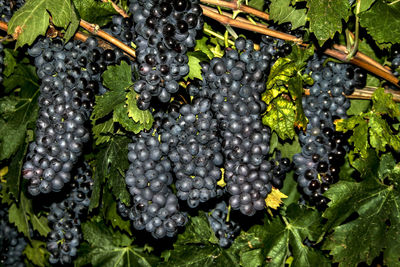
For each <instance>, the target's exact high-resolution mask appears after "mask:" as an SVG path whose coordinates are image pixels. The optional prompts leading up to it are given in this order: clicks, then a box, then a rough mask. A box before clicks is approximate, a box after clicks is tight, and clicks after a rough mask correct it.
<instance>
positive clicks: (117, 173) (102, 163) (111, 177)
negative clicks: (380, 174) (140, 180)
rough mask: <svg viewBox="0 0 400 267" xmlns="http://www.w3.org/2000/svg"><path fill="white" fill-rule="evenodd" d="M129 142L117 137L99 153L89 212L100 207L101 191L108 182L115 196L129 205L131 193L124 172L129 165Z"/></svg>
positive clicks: (126, 139) (124, 138)
mask: <svg viewBox="0 0 400 267" xmlns="http://www.w3.org/2000/svg"><path fill="white" fill-rule="evenodd" d="M129 142H130V139H129V138H128V137H117V136H115V137H113V138H111V140H110V142H108V143H106V144H105V145H103V147H102V148H101V149H100V152H98V153H97V156H96V161H95V168H94V175H93V180H94V186H93V191H92V196H91V200H90V206H89V211H91V210H93V209H94V208H97V207H98V206H99V204H100V196H101V191H102V190H101V189H102V187H103V185H104V183H105V182H106V181H107V184H108V186H109V187H110V188H111V191H112V193H113V195H114V196H115V197H116V198H117V199H119V200H121V201H122V202H123V203H125V204H129V201H130V199H129V192H128V191H127V189H126V186H125V181H124V172H125V170H126V169H127V167H128V165H129V164H128V159H127V157H128V156H127V155H128V154H127V149H128V144H129ZM122 184H123V186H122Z"/></svg>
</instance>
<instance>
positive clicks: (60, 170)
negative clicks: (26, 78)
mask: <svg viewBox="0 0 400 267" xmlns="http://www.w3.org/2000/svg"><path fill="white" fill-rule="evenodd" d="M28 53H29V55H31V56H32V57H34V61H35V65H36V67H37V73H38V76H39V78H40V79H41V86H40V96H39V107H40V110H39V118H38V119H37V124H36V132H35V136H36V140H35V141H34V142H32V143H31V144H30V146H29V152H28V155H27V161H26V162H25V164H24V166H23V176H24V178H26V179H28V180H29V187H28V191H29V193H30V194H31V195H33V196H36V195H39V194H40V193H50V192H52V191H54V192H59V191H60V190H61V189H62V188H63V187H64V184H65V183H68V182H69V180H70V179H71V175H70V172H71V170H72V168H73V166H74V164H75V163H76V162H77V161H78V158H79V156H80V155H81V153H82V149H83V147H84V145H85V143H86V142H87V141H88V140H89V138H90V134H89V132H88V130H87V125H86V124H87V122H88V119H89V117H90V113H91V110H92V107H93V103H94V96H95V94H99V93H100V94H102V93H104V92H105V91H106V89H105V88H104V87H103V86H102V85H101V82H100V80H101V74H102V73H103V72H104V71H105V70H106V68H107V66H108V65H110V64H115V62H118V61H120V60H127V61H129V59H127V58H125V56H124V55H123V54H122V52H121V51H119V50H115V51H114V50H110V49H107V50H103V49H102V48H99V47H98V43H97V40H96V39H95V38H92V37H91V38H88V40H87V41H86V42H84V43H83V42H80V41H71V42H68V43H65V44H64V43H63V42H62V41H61V40H60V39H53V40H51V39H49V38H42V39H39V40H38V41H37V42H36V43H35V45H34V46H32V47H31V48H30V49H29V50H28Z"/></svg>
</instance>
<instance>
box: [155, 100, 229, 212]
mask: <svg viewBox="0 0 400 267" xmlns="http://www.w3.org/2000/svg"><path fill="white" fill-rule="evenodd" d="M210 109H211V101H210V100H209V99H206V98H196V99H195V100H194V101H193V103H192V105H189V104H186V105H184V106H182V107H181V108H180V110H179V113H178V112H175V116H174V117H172V118H171V119H170V120H165V123H164V124H163V128H162V133H161V142H162V143H167V144H168V145H169V146H170V152H169V154H168V157H169V159H170V160H171V162H172V164H173V173H174V174H175V177H176V179H177V181H176V183H175V186H176V189H177V196H178V198H179V199H181V200H186V201H187V203H188V206H189V207H190V208H195V207H197V206H198V205H199V203H200V202H206V201H208V200H209V199H211V198H214V197H216V196H217V195H221V194H222V189H219V188H217V181H218V180H219V179H221V170H220V168H221V167H222V165H223V160H224V159H223V155H222V153H221V144H220V142H219V138H218V123H217V121H216V119H215V118H214V117H213V113H212V112H211V110H210ZM170 114H172V116H173V114H174V113H170Z"/></svg>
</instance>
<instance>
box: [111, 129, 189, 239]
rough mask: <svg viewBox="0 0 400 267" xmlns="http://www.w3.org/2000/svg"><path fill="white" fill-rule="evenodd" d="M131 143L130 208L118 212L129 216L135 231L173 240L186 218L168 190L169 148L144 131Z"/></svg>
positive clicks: (121, 207) (120, 206)
mask: <svg viewBox="0 0 400 267" xmlns="http://www.w3.org/2000/svg"><path fill="white" fill-rule="evenodd" d="M133 141H134V142H133V143H131V144H129V147H128V148H129V153H128V159H129V161H130V162H131V164H130V166H129V169H128V171H127V172H126V177H125V182H126V185H127V186H128V189H129V192H130V194H131V195H132V202H133V205H132V207H130V208H129V211H128V212H127V211H126V209H127V207H125V206H124V205H119V207H118V208H119V210H120V213H121V214H126V213H127V214H128V217H129V219H130V220H131V221H132V223H133V226H134V228H135V229H137V230H144V229H146V231H148V232H150V233H151V234H152V235H153V237H154V238H156V239H157V238H163V237H165V236H168V237H172V236H174V235H175V234H176V233H177V228H178V227H179V226H183V225H185V224H186V222H187V217H186V215H185V214H184V213H181V212H180V211H179V203H178V198H177V197H176V195H175V194H174V193H173V192H172V190H171V189H170V188H169V187H168V186H169V185H170V184H171V183H172V182H173V177H172V174H171V170H172V166H171V162H170V160H169V159H168V157H167V155H168V153H169V146H168V145H167V144H165V143H164V144H162V143H160V141H159V140H158V136H157V135H156V136H152V135H151V134H150V133H144V132H142V133H141V134H140V135H139V136H138V137H134V139H133Z"/></svg>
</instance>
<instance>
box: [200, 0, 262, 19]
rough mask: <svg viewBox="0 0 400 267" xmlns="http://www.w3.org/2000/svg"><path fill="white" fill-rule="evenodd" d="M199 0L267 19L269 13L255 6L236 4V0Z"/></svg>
mask: <svg viewBox="0 0 400 267" xmlns="http://www.w3.org/2000/svg"><path fill="white" fill-rule="evenodd" d="M200 2H202V3H204V4H209V5H216V6H221V7H227V8H230V9H232V10H240V11H243V12H245V13H248V14H252V15H255V16H257V17H259V18H262V19H265V20H269V14H267V13H265V12H262V11H260V10H257V9H255V8H252V7H249V6H246V5H242V4H238V3H237V2H236V1H233V2H227V1H221V0H200Z"/></svg>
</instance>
